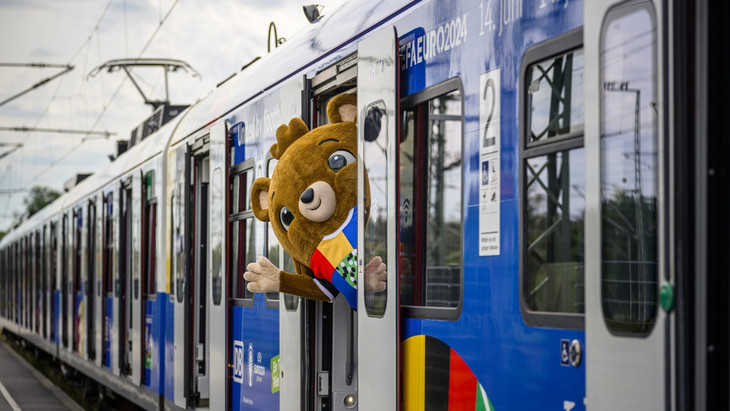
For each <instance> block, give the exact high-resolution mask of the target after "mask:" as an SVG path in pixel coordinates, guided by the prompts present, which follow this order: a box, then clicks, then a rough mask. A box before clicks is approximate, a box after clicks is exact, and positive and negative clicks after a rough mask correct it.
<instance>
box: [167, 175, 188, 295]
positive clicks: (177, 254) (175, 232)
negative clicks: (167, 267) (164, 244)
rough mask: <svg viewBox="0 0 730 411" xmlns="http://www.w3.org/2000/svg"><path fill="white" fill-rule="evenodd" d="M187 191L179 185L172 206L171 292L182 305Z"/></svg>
mask: <svg viewBox="0 0 730 411" xmlns="http://www.w3.org/2000/svg"><path fill="white" fill-rule="evenodd" d="M185 195H186V194H185V190H184V189H183V184H182V183H178V184H177V189H176V190H175V196H174V201H173V204H172V218H173V221H174V223H173V225H172V229H171V231H172V233H171V235H172V236H173V238H174V241H173V242H172V244H173V245H172V248H173V253H174V254H173V255H174V258H173V259H174V260H175V262H174V264H172V267H173V268H174V270H173V269H171V274H170V275H172V276H173V278H172V279H171V281H174V282H173V283H172V284H174V286H173V287H172V288H173V290H172V291H170V292H171V293H172V294H175V293H177V302H178V303H181V302H182V301H183V297H184V295H183V294H184V293H183V285H184V284H185V254H186V253H185V238H184V236H183V232H184V230H185V218H186V217H185V206H184V204H185V200H184V198H185Z"/></svg>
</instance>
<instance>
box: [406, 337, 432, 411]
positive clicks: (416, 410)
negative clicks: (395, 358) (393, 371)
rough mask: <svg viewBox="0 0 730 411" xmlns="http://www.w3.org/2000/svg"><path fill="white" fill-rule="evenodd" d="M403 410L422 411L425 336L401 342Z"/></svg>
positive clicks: (423, 407) (424, 380) (424, 395)
mask: <svg viewBox="0 0 730 411" xmlns="http://www.w3.org/2000/svg"><path fill="white" fill-rule="evenodd" d="M402 345H403V350H402V352H401V355H402V357H401V358H402V361H403V409H404V410H405V411H424V410H425V403H424V400H425V398H426V391H425V388H426V379H425V377H426V362H425V361H424V360H425V358H426V336H425V335H416V336H414V337H411V338H408V339H407V340H405V341H403V344H402Z"/></svg>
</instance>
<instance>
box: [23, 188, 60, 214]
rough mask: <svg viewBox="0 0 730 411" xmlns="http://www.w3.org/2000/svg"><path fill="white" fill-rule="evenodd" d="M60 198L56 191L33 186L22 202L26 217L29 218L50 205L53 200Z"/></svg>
mask: <svg viewBox="0 0 730 411" xmlns="http://www.w3.org/2000/svg"><path fill="white" fill-rule="evenodd" d="M60 196H61V193H59V192H58V191H56V190H54V189H52V188H49V187H42V186H33V187H32V188H31V189H30V192H29V193H28V196H26V197H25V199H24V200H23V204H24V205H25V211H26V213H27V216H28V217H30V216H32V215H33V214H35V213H37V212H39V211H41V210H42V209H43V207H45V206H47V205H48V204H50V203H52V202H53V200H55V199H57V198H58V197H60Z"/></svg>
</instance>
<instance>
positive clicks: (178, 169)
mask: <svg viewBox="0 0 730 411" xmlns="http://www.w3.org/2000/svg"><path fill="white" fill-rule="evenodd" d="M169 153H170V155H174V157H175V158H174V160H173V159H170V160H169V161H168V164H169V165H172V164H174V167H175V177H174V178H173V179H172V180H173V181H174V185H175V188H174V192H175V200H174V201H173V202H172V203H171V210H172V211H171V214H172V219H173V222H172V225H171V231H172V234H171V235H173V238H174V240H173V242H172V247H173V249H174V258H175V264H174V282H173V285H172V287H174V288H175V298H174V301H173V306H174V308H173V310H174V318H175V324H176V326H175V327H174V328H175V335H174V339H175V364H180V365H181V366H182V371H183V372H182V373H175V383H174V385H175V386H174V392H175V398H174V402H175V405H177V406H178V407H185V406H186V405H187V404H186V398H187V397H188V395H189V392H188V369H187V358H188V353H187V346H188V339H187V329H188V325H187V323H188V321H187V318H188V317H187V315H188V314H187V308H188V303H187V301H186V297H187V294H186V290H187V289H188V288H187V287H186V284H189V283H188V272H189V270H190V268H189V267H190V265H191V261H192V256H191V253H190V252H189V250H190V248H191V246H192V245H191V235H190V227H191V223H190V221H189V220H190V218H192V213H191V211H190V208H191V203H190V199H191V198H192V197H191V192H192V190H191V187H190V181H189V179H190V176H191V171H190V170H191V158H192V147H191V146H189V145H188V144H184V143H183V144H180V145H178V146H177V147H176V148H174V149H171V150H170V151H169Z"/></svg>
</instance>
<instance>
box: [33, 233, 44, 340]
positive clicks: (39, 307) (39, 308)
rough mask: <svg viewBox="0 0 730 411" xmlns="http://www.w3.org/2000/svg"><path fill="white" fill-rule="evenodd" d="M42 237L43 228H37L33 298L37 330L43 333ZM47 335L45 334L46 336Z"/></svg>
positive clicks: (40, 333) (38, 332)
mask: <svg viewBox="0 0 730 411" xmlns="http://www.w3.org/2000/svg"><path fill="white" fill-rule="evenodd" d="M42 238H43V237H41V230H37V231H36V233H35V250H34V258H35V290H34V293H33V298H34V300H35V332H36V333H37V334H39V335H42V333H43V331H41V324H42V323H41V319H42V318H43V316H42V314H43V312H44V311H43V308H44V307H43V297H44V295H45V293H44V291H45V290H44V289H43V286H44V285H45V276H44V272H43V268H44V267H43V242H42ZM44 337H45V336H44Z"/></svg>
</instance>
